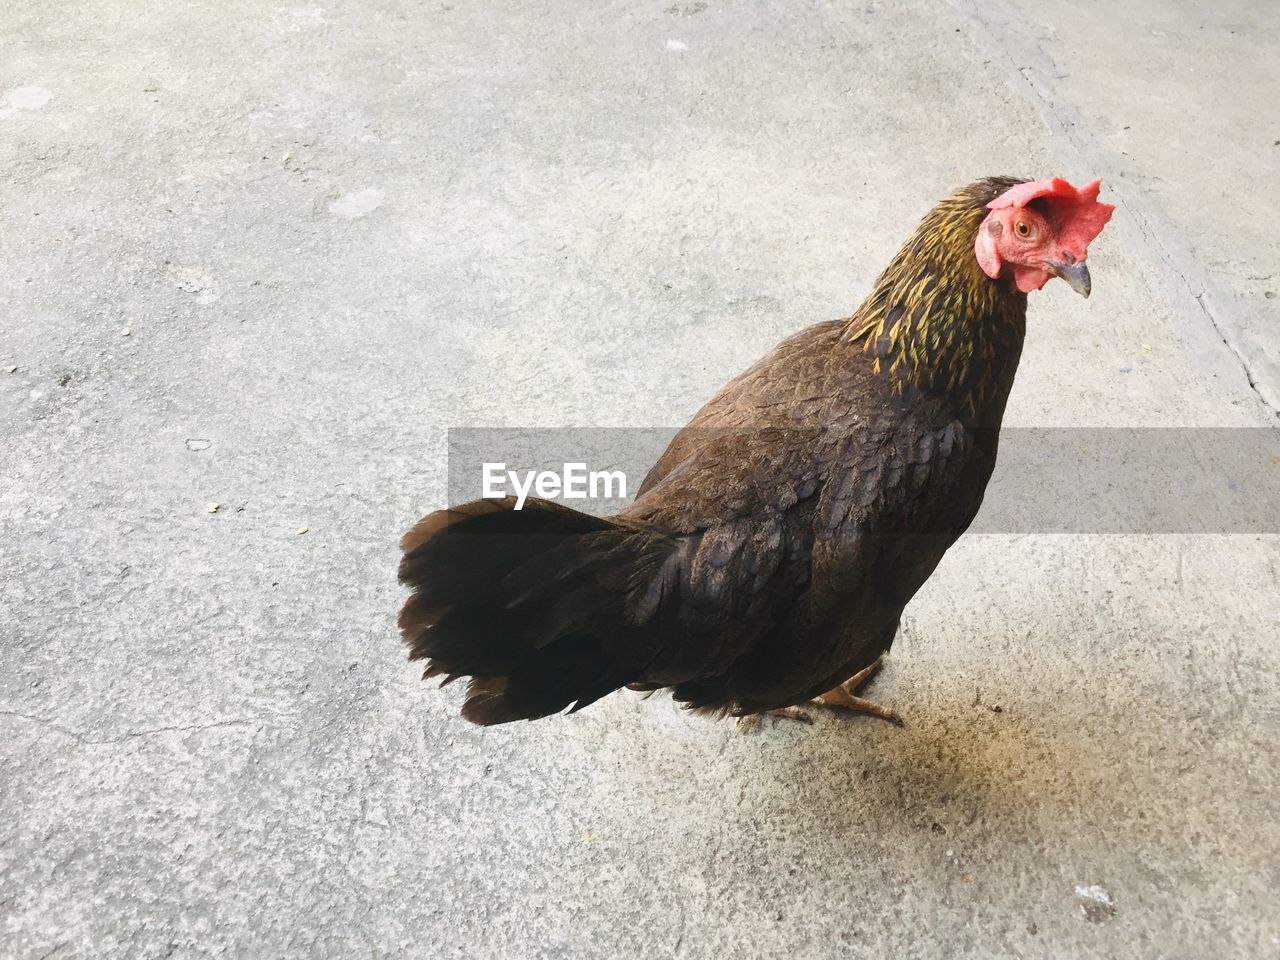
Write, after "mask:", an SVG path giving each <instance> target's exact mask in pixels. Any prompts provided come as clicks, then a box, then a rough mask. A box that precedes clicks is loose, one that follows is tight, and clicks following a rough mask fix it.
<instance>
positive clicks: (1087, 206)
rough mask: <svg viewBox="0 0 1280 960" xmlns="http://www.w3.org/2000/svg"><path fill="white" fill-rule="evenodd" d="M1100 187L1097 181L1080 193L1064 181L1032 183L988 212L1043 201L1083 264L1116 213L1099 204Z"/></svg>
mask: <svg viewBox="0 0 1280 960" xmlns="http://www.w3.org/2000/svg"><path fill="white" fill-rule="evenodd" d="M1101 186H1102V181H1101V180H1094V181H1093V182H1092V183H1087V184H1085V185H1084V186H1083V187H1081V188H1080V189H1078V190H1077V189H1076V188H1075V187H1073V186H1072V185H1071V184H1070V183H1068V182H1067V181H1066V180H1063V179H1062V178H1061V177H1054V178H1053V179H1052V180H1032V181H1030V182H1029V183H1020V184H1018V185H1017V186H1015V187H1010V188H1009V189H1008V190H1006V191H1005V192H1004V193H1002V194H1000V196H998V197H996V198H995V199H994V200H992V201H991V202H990V203H988V204H987V208H988V209H990V210H1000V209H1003V208H1004V207H1025V206H1026V205H1027V204H1028V203H1030V202H1031V201H1032V200H1039V199H1044V200H1045V201H1046V202H1047V203H1048V205H1049V209H1050V211H1051V212H1052V215H1053V218H1054V219H1055V220H1056V221H1057V222H1058V223H1060V224H1061V227H1059V230H1058V236H1059V238H1060V239H1061V241H1062V243H1063V246H1064V247H1066V248H1067V249H1068V250H1070V251H1071V252H1072V253H1074V254H1075V255H1076V256H1077V257H1079V258H1080V259H1081V260H1083V259H1084V254H1085V250H1086V248H1087V247H1088V246H1089V244H1090V243H1092V242H1093V238H1094V237H1096V236H1097V235H1098V234H1099V233H1101V232H1102V228H1103V227H1105V226H1106V225H1107V221H1108V220H1110V219H1111V213H1112V211H1113V210H1115V207H1114V206H1112V205H1111V204H1109V203H1099V202H1098V190H1099V188H1100V187H1101Z"/></svg>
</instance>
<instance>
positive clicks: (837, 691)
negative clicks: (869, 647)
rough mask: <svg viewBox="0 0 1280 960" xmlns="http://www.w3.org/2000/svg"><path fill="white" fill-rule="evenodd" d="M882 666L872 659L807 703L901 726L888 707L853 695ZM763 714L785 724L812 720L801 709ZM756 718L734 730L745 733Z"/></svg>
mask: <svg viewBox="0 0 1280 960" xmlns="http://www.w3.org/2000/svg"><path fill="white" fill-rule="evenodd" d="M882 666H884V657H883V656H880V657H876V659H875V661H874V662H873V663H872V664H871V665H870V666H867V667H864V668H862V669H861V670H859V671H858V672H857V673H855V674H854V675H853V676H852V677H850V678H849V679H848V680H846V681H845V682H844V683H842V684H840V685H839V686H836V687H832V688H831V689H830V690H828V691H827V692H826V693H824V694H821V695H820V696H817V697H814V698H813V699H812V700H811V701H809V702H810V703H814V704H817V705H819V706H823V707H838V708H840V709H842V710H852V711H853V712H855V713H869V714H871V715H872V716H873V717H879V718H880V719H881V720H888V721H889V722H890V723H893V724H897V725H898V726H902V725H903V724H902V718H901V717H899V716H898V714H897V713H896V712H895V711H894V710H893V709H892V708H891V707H885V706H881V705H880V704H878V703H874V702H872V701H871V700H866V699H863V698H862V697H859V696H857V695H856V694H855V692H854V691H856V690H857V689H858V688H859V687H861V686H862V685H863V684H864V683H866V682H867V681H868V680H870V679H871V677H872V676H873V675H874V674H875V673H876V671H878V670H879V669H880V668H881V667H882ZM767 713H768V715H769V716H771V717H785V718H786V719H788V720H800V721H803V722H804V723H813V718H812V717H811V716H809V714H808V712H807V711H806V710H805V709H804V707H800V706H793V707H780V708H778V709H777V710H769V711H767ZM759 716H760V715H759V714H756V715H755V716H747V717H739V718H738V726H739V727H740V728H742V729H744V730H749V729H751V728H752V727H754V726H755V725H756V724H757V723H758V722H759V719H758V718H759Z"/></svg>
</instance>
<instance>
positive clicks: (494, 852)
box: [0, 0, 1280, 960]
mask: <svg viewBox="0 0 1280 960" xmlns="http://www.w3.org/2000/svg"><path fill="white" fill-rule="evenodd" d="M1201 6H1202V5H1200V4H1197V3H1191V2H1181V3H1157V2H1154V0H1139V2H1135V3H1133V4H1129V5H1127V6H1126V9H1125V11H1123V12H1117V11H1115V10H1113V9H1111V5H1110V4H1103V3H1101V2H1097V0H1085V2H1071V3H1065V2H1061V3H1060V2H1057V0H1054V2H1050V3H1048V4H1042V3H1032V2H1030V0H1025V2H1023V0H990V2H971V0H955V2H953V3H945V2H937V0H935V2H930V0H912V2H908V3H902V4H890V3H876V2H869V3H858V4H854V3H850V4H792V3H783V2H768V3H762V4H759V5H750V6H748V5H743V6H737V5H729V4H725V3H721V2H716V0H706V2H705V3H704V2H696V3H695V2H691V0H675V3H674V5H673V3H672V0H657V2H652V3H640V4H636V3H576V4H565V3H550V2H545V3H540V4H521V5H518V6H517V5H510V4H496V3H494V4H477V3H461V2H450V3H441V2H434V0H433V2H429V3H417V2H407V0H371V2H364V3H360V2H355V0H349V2H337V0H331V2H316V3H312V4H305V5H289V4H283V5H277V4H269V3H261V2H256V0H254V2H249V0H224V2H222V3H217V4H214V3H198V2H193V3H185V4H174V3H159V2H124V0H91V2H89V3H86V4H80V5H77V6H75V7H74V9H73V8H71V7H66V6H63V5H56V4H48V3H36V2H32V0H11V2H9V3H8V4H6V5H5V9H4V12H3V14H0V19H2V20H3V22H2V23H0V159H2V160H3V167H0V209H2V210H3V214H2V215H3V218H4V230H3V231H2V232H0V402H2V403H3V407H4V410H5V416H4V418H3V420H0V467H2V473H0V477H2V479H3V483H2V485H0V543H2V544H3V547H0V635H2V636H3V638H4V643H3V647H0V737H2V738H3V740H2V743H3V747H2V748H0V795H2V796H3V799H4V809H5V812H6V816H5V817H4V819H3V821H0V943H2V944H3V946H0V953H2V954H3V955H4V956H12V957H19V958H32V960H34V958H64V957H104V956H120V957H125V956H128V957H162V956H163V957H204V956H237V957H244V956H263V957H283V956H309V957H362V956H387V955H406V956H421V957H463V956H465V957H573V958H577V957H584V958H585V957H614V956H644V957H663V956H678V957H706V956H713V955H724V956H740V957H767V958H778V957H827V956H831V957H838V956H884V957H889V956H894V957H916V956H920V957H939V958H943V957H946V958H950V957H996V956H1000V957H1003V956H1011V957H1065V956H1072V957H1099V958H1101V957H1120V956H1124V957H1163V958H1193V957H1203V956H1222V957H1227V956H1231V957H1237V956H1238V957H1274V956H1280V909H1278V908H1277V906H1276V904H1277V889H1278V888H1280V826H1278V825H1277V824H1278V821H1280V801H1278V800H1277V796H1278V791H1280V769H1278V767H1277V764H1276V758H1277V748H1278V747H1280V693H1278V692H1277V688H1276V676H1277V673H1278V672H1280V643H1278V642H1277V641H1280V542H1278V541H1277V538H1276V537H1274V536H1261V535H1259V536H1244V535H1241V536H1212V535H1205V536H1163V537H1107V536H1079V537H1068V536H1020V537H1014V536H996V535H990V536H975V537H970V538H967V539H966V540H964V541H962V543H961V544H960V545H958V546H957V548H956V549H955V550H954V551H953V552H952V554H951V555H950V556H949V557H948V558H947V560H946V561H945V562H944V563H943V565H942V567H941V568H940V569H939V571H938V573H937V575H936V576H935V577H934V579H933V580H932V581H931V582H930V583H929V585H928V586H927V587H926V589H925V590H924V591H923V592H922V594H921V596H920V597H919V598H918V601H917V602H916V603H915V604H914V605H913V606H912V607H911V608H910V610H909V613H908V618H907V621H906V624H905V628H904V632H903V635H902V637H901V638H900V640H899V643H898V646H897V647H895V654H894V658H893V662H892V664H891V665H890V667H889V669H888V670H887V671H886V672H885V674H884V675H883V677H882V679H880V680H879V681H878V682H877V686H876V688H875V693H876V695H877V696H878V697H879V698H880V699H882V700H884V701H885V702H889V703H892V704H894V705H895V706H897V707H898V708H899V709H900V710H901V711H902V712H903V713H904V714H905V715H906V716H907V717H908V719H909V726H907V727H906V728H905V729H895V728H891V727H888V726H885V725H880V724H877V723H875V722H871V721H862V720H857V719H849V718H837V717H830V716H828V717H822V718H819V720H818V722H817V723H816V724H815V725H813V726H812V727H805V726H801V725H798V724H796V725H786V724H783V725H766V727H765V728H764V729H762V730H761V731H759V732H757V733H756V734H754V735H750V736H743V735H740V734H738V733H737V732H735V731H734V730H733V729H732V728H731V727H730V726H729V725H727V724H723V723H719V724H718V723H714V722H710V721H706V720H701V719H696V718H692V717H689V716H687V715H685V714H682V713H681V712H680V711H678V710H677V709H675V708H674V707H673V705H672V704H671V703H670V702H669V701H667V700H651V701H648V702H642V701H640V700H639V699H637V698H635V697H633V696H630V695H616V696H614V697H611V698H609V699H607V700H606V701H603V702H601V703H599V704H597V705H596V706H595V707H593V708H592V709H590V710H588V711H586V712H585V713H582V714H579V715H577V716H575V717H572V718H565V719H558V720H550V721H546V722H542V723H538V724H530V725H520V726H514V727H508V728H498V729H491V730H480V729H477V728H474V727H471V726H468V725H466V724H464V723H463V722H461V721H460V720H458V719H457V717H456V716H455V711H456V707H457V702H458V694H457V692H456V691H453V690H449V691H445V692H438V691H436V690H434V689H433V688H430V687H428V686H425V685H422V684H420V683H419V682H418V680H417V671H416V670H415V669H414V668H412V667H410V666H409V665H407V664H406V663H405V662H404V661H403V658H402V654H401V651H400V649H399V647H398V643H397V640H396V637H395V632H394V628H393V616H394V612H395V609H396V607H397V605H398V603H399V601H400V599H401V594H400V591H399V590H398V588H397V586H396V584H395V582H394V567H395V562H396V551H395V541H396V539H397V537H398V536H399V534H400V533H401V532H402V531H403V530H404V529H405V528H406V526H407V525H408V524H410V523H411V522H412V521H413V520H414V519H415V518H416V517H417V516H419V515H420V514H421V513H423V512H425V511H426V510H428V509H431V508H435V507H438V506H440V505H441V503H442V498H443V495H444V489H445V478H444V459H445V458H444V453H445V450H444V440H445V430H446V428H448V427H450V426H459V425H471V426H474V425H482V424H528V425H556V426H560V425H644V426H648V425H662V424H671V425H678V424H679V423H681V422H682V421H683V420H684V419H685V418H686V417H687V416H688V415H689V414H691V413H692V412H693V410H694V409H696V407H697V406H698V405H699V404H700V403H701V402H702V401H703V400H704V399H705V398H706V397H707V396H708V395H709V394H710V393H711V391H712V390H714V389H715V388H716V387H717V386H718V385H719V384H720V383H722V382H723V381H724V380H725V379H727V378H728V377H730V376H731V375H733V374H734V373H736V372H737V371H739V370H740V369H742V367H743V366H744V365H746V364H747V363H749V362H750V361H751V360H752V359H754V358H755V357H756V356H757V355H759V354H760V353H761V352H762V351H763V350H764V349H766V348H767V347H768V346H769V345H770V344H772V343H773V342H774V341H775V340H777V339H778V338H780V337H782V336H783V335H785V334H787V333H789V332H791V331H793V330H795V329H796V328H797V327H798V326H799V325H801V324H803V323H806V322H810V321H813V320H818V319H825V318H828V317H831V316H836V315H840V314H842V313H844V312H846V311H847V310H849V309H850V308H851V307H852V305H853V304H855V303H856V302H857V300H858V299H859V297H860V296H861V295H862V294H863V293H864V292H865V291H866V290H867V288H868V286H869V284H870V282H871V280H872V278H873V277H874V275H875V273H876V272H877V270H878V269H879V268H880V267H881V266H882V265H883V264H884V263H885V262H886V259H887V258H888V256H889V255H890V254H891V253H892V251H893V250H894V249H895V248H896V245H897V244H898V243H899V242H900V240H901V238H903V237H904V236H905V234H906V233H907V232H908V231H909V229H910V227H911V226H912V225H913V224H914V222H915V220H916V219H917V218H918V216H919V215H920V214H921V213H922V212H923V211H924V209H926V208H927V207H928V205H929V204H930V203H932V202H933V200H935V199H936V198H938V197H939V196H941V195H943V194H945V193H946V192H948V191H949V190H950V189H951V188H952V187H954V186H956V185H958V184H960V183H963V182H965V181H967V180H969V179H971V178H973V177H975V176H979V175H985V174H989V173H1003V172H1018V173H1026V174H1031V175H1036V176H1044V175H1052V174H1062V175H1066V176H1068V177H1071V178H1073V179H1076V178H1085V177H1088V176H1092V175H1099V174H1100V175H1102V176H1104V177H1106V178H1107V183H1106V190H1107V194H1108V198H1109V199H1113V200H1115V202H1117V203H1118V208H1119V209H1118V211H1117V215H1116V217H1115V219H1114V221H1113V223H1112V225H1111V227H1110V228H1109V229H1108V231H1107V232H1106V233H1105V234H1104V235H1103V237H1102V239H1101V240H1100V241H1099V242H1098V243H1097V244H1096V245H1095V248H1094V252H1093V257H1092V258H1091V259H1092V263H1093V267H1094V287H1095V292H1094V296H1093V298H1092V300H1090V301H1089V302H1087V303H1086V302H1085V301H1082V300H1080V299H1078V298H1076V297H1074V296H1073V295H1072V294H1071V293H1070V292H1069V291H1067V290H1065V289H1063V288H1061V285H1058V287H1059V288H1058V289H1054V288H1053V287H1051V288H1050V289H1048V290H1046V291H1045V292H1044V293H1042V294H1040V295H1038V296H1037V297H1036V298H1035V299H1034V302H1033V306H1032V310H1033V315H1032V320H1031V325H1030V328H1031V333H1030V338H1029V341H1028V346H1027V352H1026V355H1025V359H1024V363H1023V368H1022V373H1021V376H1020V381H1019V384H1018V386H1017V388H1016V391H1015V396H1014V398H1013V400H1012V403H1011V411H1010V417H1011V419H1012V420H1013V421H1015V422H1017V423H1022V424H1044V425H1047V424H1053V425H1071V424H1088V425H1100V424H1102V425H1105V424H1125V425H1135V424H1160V425H1166V426H1167V425H1182V424H1188V425H1190V424H1194V425H1259V424H1264V425H1265V424H1271V425H1274V424H1275V423H1276V409H1277V407H1278V406H1280V401H1278V398H1280V379H1278V378H1277V373H1276V371H1277V358H1278V357H1280V347H1278V344H1280V338H1278V337H1277V333H1276V331H1277V324H1276V321H1277V319H1278V311H1280V299H1277V297H1276V294H1278V293H1280V275H1278V274H1277V273H1276V271H1277V270H1278V269H1280V238H1278V236H1277V232H1276V230H1275V225H1274V221H1275V215H1276V210H1277V207H1278V206H1280V186H1278V184H1280V177H1278V176H1277V173H1278V172H1280V171H1277V164H1278V163H1280V146H1276V145H1275V143H1274V142H1275V141H1277V140H1280V120H1278V119H1277V116H1276V113H1275V102H1276V95H1277V92H1280V74H1278V72H1277V71H1278V69H1280V68H1278V67H1277V57H1276V56H1275V51H1276V49H1277V46H1278V45H1280V12H1278V11H1280V8H1277V6H1276V5H1275V4H1271V3H1264V2H1258V3H1245V2H1241V0H1235V2H1228V3H1222V4H1215V5H1214V10H1213V11H1211V12H1206V11H1204V10H1203V9H1201ZM214 502H216V503H220V504H221V507H220V508H219V510H218V512H216V513H209V512H207V505H208V504H210V503H214ZM304 527H305V528H307V532H306V533H305V534H299V532H298V531H299V530H300V529H301V528H304ZM995 706H999V707H1000V708H1001V710H1000V712H995V710H994V709H993V708H994V707H995Z"/></svg>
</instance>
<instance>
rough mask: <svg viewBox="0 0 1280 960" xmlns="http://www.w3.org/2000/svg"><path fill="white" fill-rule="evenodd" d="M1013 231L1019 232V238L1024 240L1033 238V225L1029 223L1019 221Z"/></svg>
mask: <svg viewBox="0 0 1280 960" xmlns="http://www.w3.org/2000/svg"><path fill="white" fill-rule="evenodd" d="M1013 229H1014V230H1015V231H1017V234H1018V236H1020V237H1021V238H1022V239H1023V240H1025V239H1027V238H1028V237H1029V236H1031V232H1032V231H1031V225H1030V224H1029V223H1027V222H1026V221H1025V220H1019V221H1018V222H1017V223H1016V224H1014V226H1013Z"/></svg>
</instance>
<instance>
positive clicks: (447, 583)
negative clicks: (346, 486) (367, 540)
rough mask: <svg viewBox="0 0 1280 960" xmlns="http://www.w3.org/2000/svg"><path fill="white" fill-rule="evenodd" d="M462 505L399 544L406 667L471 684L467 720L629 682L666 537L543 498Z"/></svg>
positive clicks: (506, 717)
mask: <svg viewBox="0 0 1280 960" xmlns="http://www.w3.org/2000/svg"><path fill="white" fill-rule="evenodd" d="M514 507H515V499H514V498H512V497H508V498H506V499H502V500H496V499H494V500H476V501H474V502H472V503H468V504H464V505H462V506H459V507H451V508H449V509H447V510H440V511H437V512H436V513H432V514H430V515H428V516H427V517H425V518H423V519H422V520H421V521H420V522H419V523H418V525H417V526H415V527H414V528H413V529H412V530H411V531H409V533H407V534H406V535H405V536H404V539H403V540H401V542H400V546H401V549H402V550H403V551H404V557H403V559H402V560H401V562H400V582H401V583H403V584H405V585H406V586H408V587H411V588H412V589H413V591H414V593H413V596H411V597H410V598H409V600H408V601H407V602H406V603H405V605H404V609H403V610H401V612H400V631H401V634H402V635H403V637H404V641H405V643H406V644H407V645H408V646H409V658H410V659H411V660H426V661H427V668H426V671H425V672H424V674H423V677H424V678H427V677H437V676H441V677H443V678H444V680H443V683H442V685H443V684H447V683H450V682H451V681H453V680H455V679H457V678H458V677H460V676H470V677H472V678H473V679H472V680H471V682H470V685H469V686H468V689H467V699H466V703H465V704H464V705H463V708H462V715H463V716H464V717H466V718H467V719H468V720H471V721H473V722H474V723H479V724H485V725H488V724H495V723H506V722H508V721H511V720H533V719H536V718H538V717H545V716H547V715H549V714H552V713H557V712H559V711H561V710H563V709H565V708H566V707H569V706H570V705H572V709H573V710H580V709H582V708H583V707H585V706H587V705H588V704H590V703H594V702H595V701H596V700H598V699H600V698H601V697H603V696H605V695H606V694H608V693H610V692H612V691H614V690H616V689H618V688H619V687H622V686H625V685H626V684H628V683H632V682H633V681H635V680H637V679H638V678H639V677H640V675H641V673H642V671H643V669H644V667H645V665H646V663H647V662H648V661H650V660H652V658H653V657H654V656H655V655H656V653H657V650H656V649H654V647H653V643H654V642H655V639H656V636H657V633H656V631H655V629H654V628H655V627H657V626H659V624H658V623H657V622H656V621H658V620H660V619H661V618H660V617H658V616H656V613H657V610H658V608H659V607H660V606H661V601H662V597H663V594H664V593H665V592H667V591H668V590H669V589H670V588H671V584H670V583H669V581H670V580H672V576H671V575H670V573H669V572H668V568H670V567H672V564H671V563H669V562H667V561H668V560H669V559H670V558H671V557H672V555H673V554H674V552H675V547H676V542H675V541H674V540H673V539H672V538H669V537H666V536H663V535H661V534H655V533H653V532H651V531H641V530H636V529H634V528H631V527H627V526H624V525H622V524H619V523H617V522H615V521H613V520H607V519H601V518H598V517H592V516H589V515H587V514H584V513H578V512H577V511H575V510H570V509H568V508H567V507H562V506H560V505H558V504H554V503H549V502H547V501H545V500H534V499H529V500H527V501H525V503H524V507H523V509H521V510H516V509H514Z"/></svg>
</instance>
